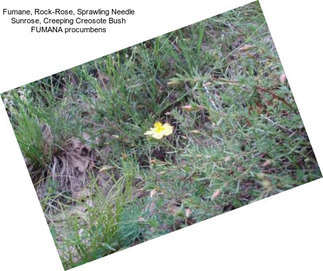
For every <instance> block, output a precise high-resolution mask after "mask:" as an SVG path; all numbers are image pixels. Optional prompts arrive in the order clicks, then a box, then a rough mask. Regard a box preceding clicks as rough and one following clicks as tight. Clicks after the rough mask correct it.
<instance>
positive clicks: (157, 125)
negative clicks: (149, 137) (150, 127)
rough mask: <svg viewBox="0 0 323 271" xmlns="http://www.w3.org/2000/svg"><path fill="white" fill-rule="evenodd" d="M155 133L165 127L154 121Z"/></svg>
mask: <svg viewBox="0 0 323 271" xmlns="http://www.w3.org/2000/svg"><path fill="white" fill-rule="evenodd" d="M154 128H155V131H156V133H161V132H162V131H164V130H165V127H163V125H162V124H161V123H160V122H156V123H155V125H154Z"/></svg>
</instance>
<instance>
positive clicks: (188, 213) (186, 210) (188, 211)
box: [185, 208, 192, 218]
mask: <svg viewBox="0 0 323 271" xmlns="http://www.w3.org/2000/svg"><path fill="white" fill-rule="evenodd" d="M191 214H192V211H191V209H188V208H187V209H185V216H186V217H187V218H189V217H190V216H191Z"/></svg>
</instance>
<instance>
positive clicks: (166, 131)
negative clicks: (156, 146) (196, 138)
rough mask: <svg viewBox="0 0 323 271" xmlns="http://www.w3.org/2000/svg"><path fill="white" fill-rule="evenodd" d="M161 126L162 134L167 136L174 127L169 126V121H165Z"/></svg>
mask: <svg viewBox="0 0 323 271" xmlns="http://www.w3.org/2000/svg"><path fill="white" fill-rule="evenodd" d="M163 128H164V131H163V135H165V136H168V135H171V134H172V133H173V129H174V127H173V126H171V125H170V124H169V123H165V124H164V125H163Z"/></svg>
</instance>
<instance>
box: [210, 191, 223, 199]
mask: <svg viewBox="0 0 323 271" xmlns="http://www.w3.org/2000/svg"><path fill="white" fill-rule="evenodd" d="M220 194H221V190H220V189H217V190H215V191H214V192H213V194H212V197H211V200H215V199H216V198H217V197H218V196H219V195H220Z"/></svg>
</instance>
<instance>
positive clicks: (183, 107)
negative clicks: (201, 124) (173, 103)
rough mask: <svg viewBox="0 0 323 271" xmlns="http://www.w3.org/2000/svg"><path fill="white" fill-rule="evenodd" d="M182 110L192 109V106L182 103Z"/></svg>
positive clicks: (188, 110)
mask: <svg viewBox="0 0 323 271" xmlns="http://www.w3.org/2000/svg"><path fill="white" fill-rule="evenodd" d="M182 110H183V111H186V112H190V111H192V106H191V105H190V104H187V105H183V106H182Z"/></svg>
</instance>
